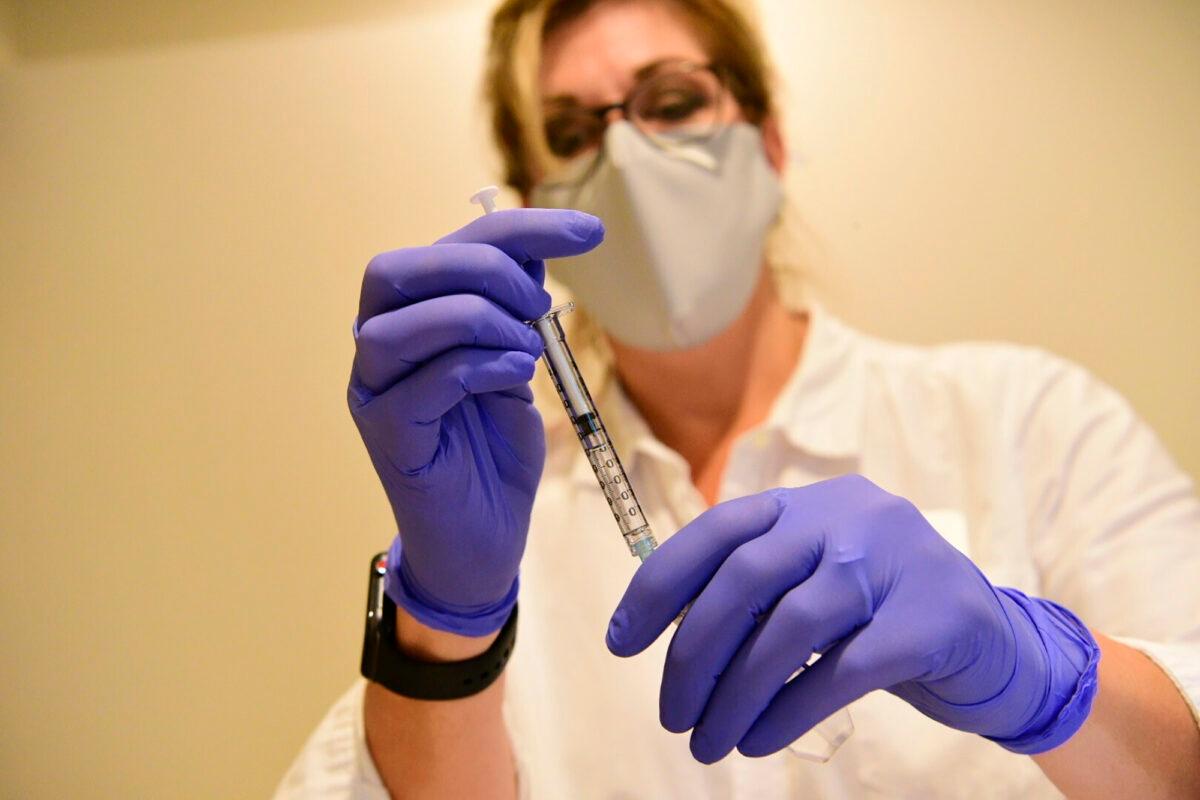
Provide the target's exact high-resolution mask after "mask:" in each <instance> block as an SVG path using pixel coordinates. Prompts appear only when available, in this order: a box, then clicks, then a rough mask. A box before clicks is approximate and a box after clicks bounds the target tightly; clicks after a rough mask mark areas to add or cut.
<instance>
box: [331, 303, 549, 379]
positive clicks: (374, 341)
mask: <svg viewBox="0 0 1200 800" xmlns="http://www.w3.org/2000/svg"><path fill="white" fill-rule="evenodd" d="M355 345H356V351H355V355H354V371H355V375H357V377H358V380H359V381H360V382H361V383H362V385H363V386H364V387H365V388H366V389H367V390H369V391H371V392H374V393H376V394H380V393H382V392H383V391H384V390H386V389H387V388H388V387H389V386H391V385H392V384H394V383H396V382H397V381H399V380H401V379H402V378H404V377H405V376H406V375H408V374H409V373H411V372H413V371H414V370H415V369H416V368H417V367H418V366H420V365H421V364H423V363H424V362H425V361H428V360H429V359H431V358H433V357H434V356H436V355H438V354H439V353H444V352H446V351H448V350H452V349H454V348H456V347H483V348H491V349H494V350H521V351H524V352H526V353H529V354H530V355H532V356H534V357H537V356H539V355H541V352H542V339H541V337H540V336H538V335H537V333H535V332H534V330H533V329H532V328H530V327H529V326H528V325H526V324H524V323H523V322H519V321H518V320H517V319H515V318H514V317H513V316H512V315H511V314H509V313H508V312H507V311H505V310H504V309H502V308H500V306H498V305H496V304H495V303H493V302H492V301H491V300H487V299H485V298H483V297H479V296H477V295H471V294H458V295H450V296H449V297H435V298H434V299H432V300H423V301H421V302H420V303H417V304H416V305H412V306H408V307H407V308H402V309H400V310H398V311H389V312H387V313H385V314H380V315H379V316H376V317H371V318H370V319H369V320H367V321H366V322H365V323H363V325H362V326H361V327H360V328H359V329H358V338H357V339H356V340H355Z"/></svg>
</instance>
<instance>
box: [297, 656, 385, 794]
mask: <svg viewBox="0 0 1200 800" xmlns="http://www.w3.org/2000/svg"><path fill="white" fill-rule="evenodd" d="M366 685H367V682H366V681H365V680H361V679H360V680H358V681H356V682H355V683H354V685H353V686H351V687H350V689H349V691H347V692H346V693H345V694H344V695H342V697H341V698H340V699H339V700H338V701H337V702H336V703H334V705H333V707H332V708H330V709H329V712H328V713H327V714H326V715H325V718H324V719H323V720H321V724H320V725H318V726H317V729H316V730H315V731H313V733H312V735H311V736H309V737H308V741H307V742H305V743H304V747H303V748H302V749H301V750H300V754H299V755H297V756H296V760H295V761H294V762H292V766H291V767H290V768H289V769H288V771H287V773H286V774H284V776H283V779H282V780H281V781H280V782H279V786H278V787H277V788H276V789H275V800H309V799H310V798H327V799H328V800H351V798H353V800H388V791H387V788H386V787H385V786H384V785H383V781H382V780H380V778H379V773H378V772H377V771H376V769H375V762H374V761H372V760H371V754H370V751H369V750H367V738H366V735H365V733H364V730H363V713H362V706H363V690H364V689H365V687H366Z"/></svg>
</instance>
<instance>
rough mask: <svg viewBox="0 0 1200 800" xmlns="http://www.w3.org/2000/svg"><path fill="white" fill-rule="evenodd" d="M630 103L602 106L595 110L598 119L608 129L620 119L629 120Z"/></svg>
mask: <svg viewBox="0 0 1200 800" xmlns="http://www.w3.org/2000/svg"><path fill="white" fill-rule="evenodd" d="M628 108H629V101H628V100H626V101H624V102H621V103H613V104H612V105H608V106H601V107H600V108H597V109H595V110H594V113H595V114H596V119H598V120H600V121H601V122H602V123H604V127H606V128H607V127H608V126H609V125H611V124H613V123H614V122H616V121H617V120H619V119H625V120H627V119H629V111H628Z"/></svg>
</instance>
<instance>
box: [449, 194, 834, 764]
mask: <svg viewBox="0 0 1200 800" xmlns="http://www.w3.org/2000/svg"><path fill="white" fill-rule="evenodd" d="M499 191H500V190H499V189H498V188H497V187H495V186H485V187H484V188H482V189H480V190H479V191H478V192H476V193H475V194H473V195H472V196H471V202H472V203H475V204H477V205H480V206H482V207H483V213H484V214H490V213H492V212H493V211H495V210H496V202H495V197H496V195H497V194H498V193H499ZM574 309H575V304H574V303H566V304H564V305H561V306H556V307H554V308H551V309H550V311H548V312H547V313H546V314H545V315H543V316H541V317H538V318H537V319H535V320H533V321H532V322H530V323H529V324H530V325H531V326H533V329H534V330H535V331H537V332H538V335H539V336H541V337H542V342H543V344H544V345H545V350H544V351H543V353H542V361H543V363H544V364H545V365H546V371H547V372H549V373H550V378H551V380H553V381H554V388H555V389H557V390H558V397H559V399H560V400H561V401H562V404H563V408H564V409H566V412H567V416H568V417H569V418H570V420H571V424H572V425H573V426H574V427H575V435H576V436H578V437H579V443H580V444H581V445H582V446H583V452H584V454H585V455H586V456H587V460H588V462H589V463H590V464H591V465H592V471H593V472H594V473H595V474H596V480H597V481H598V482H599V483H600V490H601V491H602V492H603V493H604V498H605V499H606V500H607V501H608V507H609V510H610V511H612V514H613V518H614V519H615V520H616V521H617V527H619V528H620V529H621V535H622V536H623V537H625V543H626V544H627V545H629V551H630V552H631V553H632V554H633V555H635V556H637V557H638V558H639V559H640V560H641V561H645V560H646V558H647V557H648V556H649V555H650V554H651V553H653V552H654V550H655V548H657V547H658V542H657V541H656V540H655V538H654V533H653V532H651V530H650V523H649V522H647V521H646V516H645V515H644V514H643V513H642V507H641V505H639V504H638V499H637V495H636V494H635V493H634V491H633V486H632V485H631V484H630V483H629V477H628V476H627V475H626V474H625V468H624V467H623V466H622V465H621V459H620V457H619V456H618V455H617V451H616V449H615V448H614V447H613V444H612V440H611V439H610V438H609V436H608V430H607V429H606V428H605V427H604V422H603V420H601V418H600V413H599V412H598V411H597V410H596V404H595V403H594V402H593V401H592V395H591V393H590V392H588V388H587V383H585V382H584V380H583V375H582V374H580V372H579V367H578V365H577V364H576V363H575V356H574V354H572V353H571V347H570V345H568V344H567V337H566V334H565V333H564V332H563V328H562V325H561V323H559V321H558V318H559V316H560V315H562V314H567V313H570V312H571V311H573V310H574ZM689 607H690V606H689ZM687 611H688V609H687V608H684V609H683V611H681V612H680V614H679V616H678V617H676V618H675V624H676V625H678V624H679V622H680V621H681V620H682V619H683V617H684V615H685V614H687ZM852 733H854V722H853V720H851V718H850V713H849V712H848V711H846V710H845V709H842V710H840V711H838V712H836V713H834V714H832V715H831V716H829V717H828V718H827V719H825V720H824V721H823V722H820V723H819V724H817V725H816V726H815V727H814V728H813V729H812V730H811V731H809V732H808V733H806V734H805V735H804V736H801V737H800V738H799V739H797V740H796V741H794V742H792V743H791V744H790V745H788V751H789V752H791V753H792V754H793V755H796V756H799V757H800V758H803V759H807V760H809V761H817V762H824V761H828V760H829V758H830V757H831V756H832V755H833V754H834V753H835V752H836V751H837V749H838V748H839V747H841V745H842V742H844V741H846V740H847V739H848V738H850V735H851V734H852Z"/></svg>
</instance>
